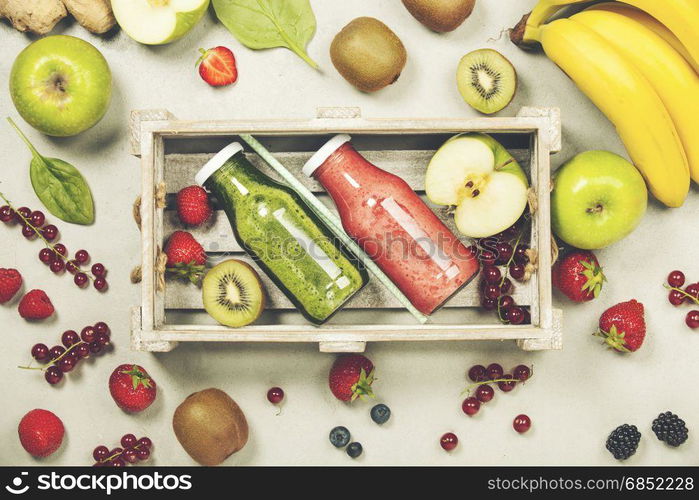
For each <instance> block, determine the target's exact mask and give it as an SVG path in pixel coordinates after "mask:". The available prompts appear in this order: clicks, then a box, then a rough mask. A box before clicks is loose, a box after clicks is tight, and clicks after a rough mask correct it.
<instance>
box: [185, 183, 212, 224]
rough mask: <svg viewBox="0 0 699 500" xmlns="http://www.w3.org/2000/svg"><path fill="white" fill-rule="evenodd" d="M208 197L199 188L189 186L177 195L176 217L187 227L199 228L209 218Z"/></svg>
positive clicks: (209, 204)
mask: <svg viewBox="0 0 699 500" xmlns="http://www.w3.org/2000/svg"><path fill="white" fill-rule="evenodd" d="M211 212H212V210H211V203H210V202H209V195H208V194H207V193H206V191H204V189H203V188H201V187H200V186H189V187H186V188H184V189H182V190H181V191H180V192H179V193H177V215H178V216H179V217H180V220H181V221H182V222H183V223H184V224H187V225H189V226H199V225H201V224H203V223H204V222H206V221H207V220H209V217H211Z"/></svg>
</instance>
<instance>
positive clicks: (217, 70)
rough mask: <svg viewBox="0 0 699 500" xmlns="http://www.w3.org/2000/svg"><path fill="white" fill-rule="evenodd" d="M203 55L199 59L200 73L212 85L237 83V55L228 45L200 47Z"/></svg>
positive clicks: (221, 85)
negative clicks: (206, 48) (209, 47)
mask: <svg viewBox="0 0 699 500" xmlns="http://www.w3.org/2000/svg"><path fill="white" fill-rule="evenodd" d="M199 52H201V57H200V58H199V59H198V60H197V64H198V65H199V75H200V76H201V77H202V79H203V80H204V81H205V82H206V83H208V84H209V85H211V86H212V87H223V86H225V85H230V84H231V83H235V81H236V80H237V79H238V68H236V65H235V56H234V55H233V52H231V50H230V49H228V48H226V47H214V48H213V49H209V50H204V49H199Z"/></svg>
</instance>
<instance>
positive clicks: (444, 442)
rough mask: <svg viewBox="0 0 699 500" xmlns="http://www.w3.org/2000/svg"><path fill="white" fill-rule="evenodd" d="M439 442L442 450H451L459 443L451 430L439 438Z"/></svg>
mask: <svg viewBox="0 0 699 500" xmlns="http://www.w3.org/2000/svg"><path fill="white" fill-rule="evenodd" d="M439 444H440V445H441V446H442V448H443V449H444V450H446V451H451V450H453V449H454V448H456V446H457V445H458V444H459V438H458V437H456V434H454V433H453V432H447V433H446V434H444V435H443V436H442V437H441V438H440V440H439Z"/></svg>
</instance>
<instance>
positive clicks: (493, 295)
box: [483, 285, 500, 299]
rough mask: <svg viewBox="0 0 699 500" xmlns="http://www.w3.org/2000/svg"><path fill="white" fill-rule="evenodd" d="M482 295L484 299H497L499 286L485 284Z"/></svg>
mask: <svg viewBox="0 0 699 500" xmlns="http://www.w3.org/2000/svg"><path fill="white" fill-rule="evenodd" d="M483 296H484V297H485V298H486V299H497V298H498V297H500V287H498V286H497V285H485V286H484V287H483Z"/></svg>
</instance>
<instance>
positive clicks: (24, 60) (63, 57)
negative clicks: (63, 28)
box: [10, 35, 112, 137]
mask: <svg viewBox="0 0 699 500" xmlns="http://www.w3.org/2000/svg"><path fill="white" fill-rule="evenodd" d="M10 95H11V96H12V102H14V104H15V107H16V108H17V111H19V114H20V115H22V118H24V120H25V121H26V122H27V123H29V124H30V125H31V126H32V127H34V128H35V129H37V130H38V131H39V132H43V133H44V134H47V135H53V136H58V137H68V136H71V135H76V134H79V133H80V132H84V131H85V130H87V129H89V128H90V127H92V126H93V125H95V124H96V123H97V122H98V121H100V120H101V119H102V117H103V116H104V114H105V113H106V112H107V108H108V107H109V101H110V99H111V95H112V73H111V71H110V70H109V66H108V65H107V61H106V60H105V59H104V57H103V56H102V54H101V53H100V51H99V50H97V49H96V48H95V47H94V46H93V45H91V44H89V43H88V42H86V41H84V40H81V39H79V38H75V37H72V36H66V35H56V36H49V37H46V38H42V39H40V40H37V41H36V42H34V43H32V44H31V45H29V46H28V47H26V48H25V49H24V50H23V51H22V52H20V54H19V55H18V56H17V59H15V62H14V64H13V66H12V71H11V73H10Z"/></svg>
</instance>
